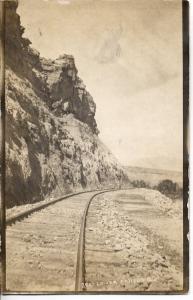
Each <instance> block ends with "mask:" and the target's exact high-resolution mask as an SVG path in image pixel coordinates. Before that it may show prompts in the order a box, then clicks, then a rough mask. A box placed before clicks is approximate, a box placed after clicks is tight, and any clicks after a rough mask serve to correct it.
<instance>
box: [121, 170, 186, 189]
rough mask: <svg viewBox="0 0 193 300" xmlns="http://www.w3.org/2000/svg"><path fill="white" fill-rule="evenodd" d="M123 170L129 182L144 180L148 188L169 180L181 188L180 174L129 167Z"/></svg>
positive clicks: (181, 179) (181, 178)
mask: <svg viewBox="0 0 193 300" xmlns="http://www.w3.org/2000/svg"><path fill="white" fill-rule="evenodd" d="M125 170H126V172H127V175H128V177H129V179H130V180H131V181H133V180H144V181H145V182H147V183H149V184H150V186H154V185H157V184H158V183H159V182H160V181H162V180H164V179H170V180H172V181H174V182H177V183H178V184H179V185H180V187H182V183H183V174H182V172H177V171H170V170H160V169H149V168H141V167H129V166H126V167H125Z"/></svg>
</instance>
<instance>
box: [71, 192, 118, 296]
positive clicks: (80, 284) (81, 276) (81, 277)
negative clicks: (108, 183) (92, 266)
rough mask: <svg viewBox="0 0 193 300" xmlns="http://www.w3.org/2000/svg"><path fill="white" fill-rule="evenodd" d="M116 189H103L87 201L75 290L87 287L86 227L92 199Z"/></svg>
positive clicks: (81, 227) (82, 225)
mask: <svg viewBox="0 0 193 300" xmlns="http://www.w3.org/2000/svg"><path fill="white" fill-rule="evenodd" d="M112 191H114V190H103V191H101V192H98V193H96V194H95V195H93V196H92V197H91V198H90V199H89V200H88V202H87V204H86V207H85V210H84V213H83V216H82V222H81V226H80V233H79V240H78V251H77V261H76V278H75V291H76V292H77V291H83V290H84V289H85V229H86V217H87V214H88V209H89V206H90V204H91V202H92V200H93V199H94V198H95V197H96V196H98V195H101V194H104V193H107V192H112Z"/></svg>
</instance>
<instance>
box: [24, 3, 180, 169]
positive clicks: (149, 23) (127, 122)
mask: <svg viewBox="0 0 193 300" xmlns="http://www.w3.org/2000/svg"><path fill="white" fill-rule="evenodd" d="M18 13H19V14H20V17H21V23H22V25H23V26H24V27H25V28H26V30H25V33H24V36H25V37H28V38H29V39H30V40H31V42H32V47H33V48H35V49H37V50H38V51H39V52H40V55H41V56H43V57H46V58H57V57H58V56H59V55H61V54H63V53H66V54H71V55H73V56H74V58H75V63H76V66H77V69H78V72H79V76H80V77H81V78H82V79H83V81H84V83H85V84H86V86H87V90H88V91H89V92H90V94H91V95H92V96H93V99H94V101H95V103H96V106H97V111H96V121H97V124H98V128H99V130H100V135H99V137H100V138H101V139H102V140H103V142H104V143H105V144H106V145H107V146H108V148H109V149H110V150H111V151H112V152H113V154H114V155H115V156H116V157H117V158H118V160H119V161H120V162H121V163H122V164H123V165H129V166H140V167H150V168H158V169H169V170H179V171H181V170H182V157H183V154H182V153H183V150H182V134H183V123H182V122H183V121H182V112H183V110H182V105H183V98H182V9H181V1H180V0H19V8H18Z"/></svg>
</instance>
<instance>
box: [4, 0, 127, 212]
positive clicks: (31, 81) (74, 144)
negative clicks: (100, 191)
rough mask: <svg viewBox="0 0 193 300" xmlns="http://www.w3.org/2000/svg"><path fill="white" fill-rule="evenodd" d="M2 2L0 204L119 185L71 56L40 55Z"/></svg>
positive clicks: (12, 4)
mask: <svg viewBox="0 0 193 300" xmlns="http://www.w3.org/2000/svg"><path fill="white" fill-rule="evenodd" d="M17 5H18V4H17V1H6V2H5V7H6V26H5V27H6V44H5V47H6V57H5V60H6V109H7V111H6V166H7V170H6V204H7V207H13V206H15V205H21V204H26V203H34V202H37V201H40V200H43V199H45V198H49V197H59V196H61V195H63V194H66V193H70V192H72V191H78V190H82V189H91V188H94V189H96V188H102V187H103V186H106V187H107V186H113V187H115V186H119V185H121V184H125V183H128V178H127V175H126V174H125V172H124V170H123V168H122V167H121V166H120V165H119V163H118V162H117V161H116V159H115V158H114V157H113V155H112V154H111V153H110V152H109V150H108V149H107V148H106V147H105V146H104V145H103V144H102V143H101V141H100V139H99V138H98V133H99V131H98V128H97V124H96V121H95V111H96V105H95V103H94V101H93V99H92V96H91V95H90V94H89V92H88V91H87V90H86V87H85V85H84V83H83V82H82V80H81V79H80V78H79V77H78V74H77V73H78V71H77V69H76V66H75V62H74V58H73V57H72V56H70V55H66V54H65V55H62V56H60V57H59V58H58V59H56V60H49V59H44V58H41V57H40V54H39V53H38V52H37V51H36V50H34V49H32V48H31V47H30V44H31V42H30V41H29V40H28V39H26V38H23V37H22V35H23V32H24V28H23V27H22V26H21V24H20V17H19V15H18V14H17V13H16V9H17Z"/></svg>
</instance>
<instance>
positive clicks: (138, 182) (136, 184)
mask: <svg viewBox="0 0 193 300" xmlns="http://www.w3.org/2000/svg"><path fill="white" fill-rule="evenodd" d="M132 185H133V187H136V188H149V184H148V183H147V182H145V181H144V180H134V181H132Z"/></svg>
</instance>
